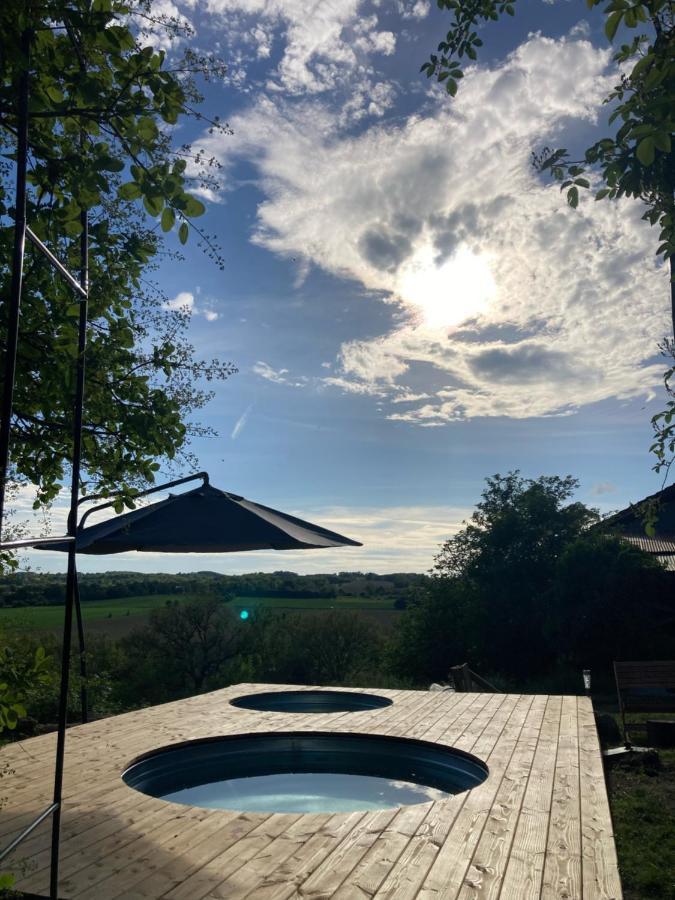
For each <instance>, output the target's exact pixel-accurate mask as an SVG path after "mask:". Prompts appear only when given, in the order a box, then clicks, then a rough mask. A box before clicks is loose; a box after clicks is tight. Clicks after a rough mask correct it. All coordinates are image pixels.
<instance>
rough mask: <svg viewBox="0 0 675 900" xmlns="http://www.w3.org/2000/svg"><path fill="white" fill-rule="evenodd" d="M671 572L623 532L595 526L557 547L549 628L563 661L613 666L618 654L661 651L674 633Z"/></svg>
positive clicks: (658, 654) (661, 654)
mask: <svg viewBox="0 0 675 900" xmlns="http://www.w3.org/2000/svg"><path fill="white" fill-rule="evenodd" d="M670 582H672V576H671V575H670V574H669V573H666V572H664V570H663V568H662V567H661V566H660V565H659V563H658V562H657V561H656V560H655V559H654V558H653V557H651V556H649V555H648V554H646V553H643V552H642V551H641V550H638V549H637V548H636V547H633V546H631V544H629V543H628V542H627V541H624V540H621V539H620V538H617V537H614V536H611V535H608V534H603V533H601V532H599V531H596V530H594V531H592V532H590V533H588V534H583V535H581V536H579V537H578V538H577V539H576V540H575V541H573V542H572V543H571V544H569V545H568V546H567V547H566V548H565V549H564V550H563V552H562V554H561V555H560V558H559V560H558V562H557V565H556V576H555V579H554V585H553V590H552V591H551V594H550V600H549V604H548V607H549V608H548V613H547V623H546V630H547V634H548V638H549V640H550V643H551V645H552V646H553V647H556V648H558V652H559V656H560V658H561V660H562V661H564V662H566V663H568V664H569V665H570V666H571V667H573V668H575V669H577V670H580V669H582V668H584V667H587V666H591V665H593V666H595V667H597V668H599V669H601V670H604V671H605V672H607V673H609V672H610V671H611V666H612V662H613V661H614V660H615V659H641V658H646V659H665V658H667V656H668V654H669V653H670V652H671V648H672V646H673V642H674V641H675V614H674V613H673V605H672V602H671V599H670V592H671V591H672V584H671V583H670Z"/></svg>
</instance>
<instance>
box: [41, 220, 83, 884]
mask: <svg viewBox="0 0 675 900" xmlns="http://www.w3.org/2000/svg"><path fill="white" fill-rule="evenodd" d="M81 221H82V237H81V239H80V253H81V270H80V281H81V284H82V287H83V288H84V290H85V292H86V291H88V286H89V285H88V282H89V267H88V258H89V232H88V221H87V214H86V212H83V213H82V218H81ZM87 312H88V310H87V300H86V298H85V299H83V300H81V301H80V317H79V322H78V337H77V378H76V386H75V406H74V415H73V464H72V477H71V482H70V512H69V514H68V534H69V536H71V537H75V535H76V533H77V508H78V500H79V494H80V466H81V463H82V418H83V408H84V377H85V363H86V346H87ZM78 606H79V590H78V581H77V550H76V543H75V542H74V541H73V543H72V544H71V545H70V546H69V548H68V575H67V580H66V613H65V617H64V623H63V650H62V657H61V691H60V695H59V723H58V734H57V740H56V765H55V769H54V803H57V804H58V808H57V809H56V811H55V812H54V818H53V819H52V852H51V867H50V873H49V896H50V898H51V900H57V898H58V888H59V843H60V836H61V811H62V806H61V797H62V794H63V762H64V755H65V747H66V725H67V722H68V685H69V680H70V647H71V639H72V630H73V609H74V608H77V607H78Z"/></svg>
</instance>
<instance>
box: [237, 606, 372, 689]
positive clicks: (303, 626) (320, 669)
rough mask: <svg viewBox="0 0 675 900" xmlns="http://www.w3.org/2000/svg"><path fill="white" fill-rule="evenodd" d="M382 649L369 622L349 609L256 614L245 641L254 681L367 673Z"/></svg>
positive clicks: (327, 680) (331, 679)
mask: <svg viewBox="0 0 675 900" xmlns="http://www.w3.org/2000/svg"><path fill="white" fill-rule="evenodd" d="M380 650H381V640H380V636H379V634H378V632H377V629H376V628H375V626H374V624H373V622H372V620H371V619H369V618H368V617H367V616H364V615H360V614H359V613H356V612H351V611H348V610H331V611H326V612H324V611H317V612H309V611H308V612H302V613H290V614H289V613H271V612H263V613H262V614H256V616H255V617H254V619H253V621H252V623H251V627H250V629H248V630H247V633H246V635H245V636H244V644H243V653H244V654H245V655H246V656H247V657H248V659H249V661H250V664H251V666H252V669H253V671H254V672H255V677H256V679H260V680H266V681H277V682H288V683H293V684H341V683H343V682H345V681H349V680H352V679H354V678H356V677H358V676H359V674H366V675H371V674H372V673H373V672H375V671H376V670H377V668H378V665H379V655H380Z"/></svg>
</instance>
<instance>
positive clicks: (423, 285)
mask: <svg viewBox="0 0 675 900" xmlns="http://www.w3.org/2000/svg"><path fill="white" fill-rule="evenodd" d="M495 290H496V285H495V281H494V278H493V276H492V272H491V270H490V264H489V260H488V258H487V257H486V256H485V255H484V254H477V253H473V252H472V251H471V250H469V248H468V247H463V246H462V247H459V248H458V249H457V250H456V251H455V253H454V254H453V255H452V256H451V257H450V259H448V260H447V261H446V262H444V263H443V264H442V265H441V266H437V265H436V263H435V261H434V252H433V250H432V248H431V247H429V246H427V247H425V248H424V249H423V250H420V251H418V252H417V253H416V254H415V255H414V256H413V258H412V260H411V261H410V262H408V263H406V264H405V265H404V267H403V268H402V270H401V272H400V275H399V281H398V289H397V293H398V295H399V296H400V298H401V300H403V302H404V303H406V304H408V305H409V306H412V307H413V308H414V309H415V310H416V311H418V312H419V315H420V317H421V323H420V324H421V325H422V326H425V327H427V328H432V329H440V328H451V327H453V326H455V325H459V324H460V323H461V322H464V321H465V320H466V319H470V318H472V317H474V316H478V315H480V314H481V313H483V312H485V310H486V309H487V307H488V305H489V303H490V300H492V298H493V297H494V294H495Z"/></svg>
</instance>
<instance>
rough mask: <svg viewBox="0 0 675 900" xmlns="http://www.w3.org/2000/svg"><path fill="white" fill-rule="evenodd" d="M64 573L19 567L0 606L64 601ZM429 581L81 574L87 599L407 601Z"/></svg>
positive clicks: (1, 591)
mask: <svg viewBox="0 0 675 900" xmlns="http://www.w3.org/2000/svg"><path fill="white" fill-rule="evenodd" d="M64 582H65V579H64V576H63V575H52V574H38V573H34V572H18V573H15V574H12V575H7V576H5V577H4V578H2V579H1V580H0V607H2V606H13V607H19V606H54V605H58V604H60V603H63V592H64ZM426 582H427V576H426V575H418V574H412V573H397V574H393V575H376V574H374V573H372V572H369V573H365V574H364V573H362V572H339V573H336V574H329V575H297V574H296V573H295V572H272V573H266V572H255V573H252V574H248V575H221V574H219V573H217V572H192V573H186V574H179V575H163V574H149V575H145V574H139V573H136V572H101V573H96V574H81V575H80V597H81V599H82V602H83V603H87V602H91V601H93V600H115V599H122V598H125V597H147V596H150V595H155V594H162V595H163V594H167V595H175V596H181V595H200V596H216V597H221V598H223V599H227V598H230V597H286V598H289V599H291V598H295V599H300V598H308V597H321V598H333V597H341V596H342V597H345V596H348V597H364V598H375V597H387V598H391V599H392V600H393V601H394V602H396V601H401V602H400V603H399V604H398V605H399V606H404V605H405V603H407V601H408V600H411V599H414V597H415V596H416V594H417V592H418V591H419V589H420V588H422V587H423V586H424V585H425V584H426Z"/></svg>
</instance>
